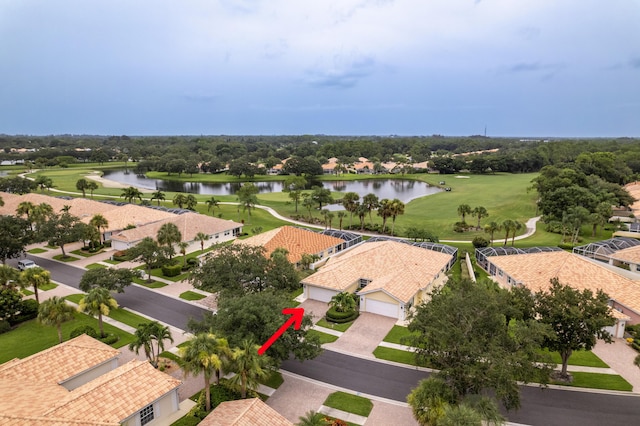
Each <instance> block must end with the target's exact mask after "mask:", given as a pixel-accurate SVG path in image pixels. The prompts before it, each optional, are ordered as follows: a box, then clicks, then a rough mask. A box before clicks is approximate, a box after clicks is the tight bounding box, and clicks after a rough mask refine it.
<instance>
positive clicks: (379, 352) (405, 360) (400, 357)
mask: <svg viewBox="0 0 640 426" xmlns="http://www.w3.org/2000/svg"><path fill="white" fill-rule="evenodd" d="M373 355H374V356H375V357H376V358H378V359H384V360H387V361H393V362H399V363H401V364H409V365H418V363H417V362H416V357H415V355H414V354H413V352H408V351H401V350H400V349H392V348H385V347H383V346H378V347H377V348H375V350H374V351H373Z"/></svg>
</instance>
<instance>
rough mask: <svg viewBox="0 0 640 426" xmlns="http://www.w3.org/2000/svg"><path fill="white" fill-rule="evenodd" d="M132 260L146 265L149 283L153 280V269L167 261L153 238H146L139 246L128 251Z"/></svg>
mask: <svg viewBox="0 0 640 426" xmlns="http://www.w3.org/2000/svg"><path fill="white" fill-rule="evenodd" d="M128 252H129V254H130V255H131V257H132V260H139V261H141V262H142V263H144V269H145V271H146V272H147V281H148V282H150V281H152V279H151V269H153V267H154V266H156V265H158V264H160V263H162V261H163V260H164V259H165V257H164V255H163V253H162V250H161V249H160V246H159V245H158V243H157V242H156V240H154V239H153V238H151V237H144V238H143V239H142V240H141V241H140V242H139V243H138V244H136V245H135V246H134V247H131V248H130V249H129V250H128Z"/></svg>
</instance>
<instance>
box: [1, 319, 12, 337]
mask: <svg viewBox="0 0 640 426" xmlns="http://www.w3.org/2000/svg"><path fill="white" fill-rule="evenodd" d="M10 330H11V324H9V322H8V321H0V334H2V333H6V332H7V331H10Z"/></svg>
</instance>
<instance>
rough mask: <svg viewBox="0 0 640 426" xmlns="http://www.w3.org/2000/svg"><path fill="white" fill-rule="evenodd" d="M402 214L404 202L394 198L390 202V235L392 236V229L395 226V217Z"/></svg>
mask: <svg viewBox="0 0 640 426" xmlns="http://www.w3.org/2000/svg"><path fill="white" fill-rule="evenodd" d="M403 214H404V203H403V202H402V201H400V200H398V199H397V198H394V199H393V201H392V202H391V236H392V237H393V231H394V229H395V227H396V218H397V217H398V216H400V215H403Z"/></svg>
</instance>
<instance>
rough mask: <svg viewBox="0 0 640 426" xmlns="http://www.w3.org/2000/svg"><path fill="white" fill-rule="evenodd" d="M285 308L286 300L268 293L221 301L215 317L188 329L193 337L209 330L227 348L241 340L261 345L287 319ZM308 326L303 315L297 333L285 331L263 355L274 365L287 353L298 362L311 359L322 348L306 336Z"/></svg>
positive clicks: (207, 316)
mask: <svg viewBox="0 0 640 426" xmlns="http://www.w3.org/2000/svg"><path fill="white" fill-rule="evenodd" d="M287 307H290V306H287V302H286V300H285V299H283V298H282V296H280V295H278V294H274V293H272V292H262V293H252V294H247V295H244V296H242V297H236V298H225V299H222V300H220V301H219V303H218V311H217V313H216V314H208V315H206V316H205V318H204V320H203V321H202V322H196V321H190V322H189V330H190V331H191V332H192V333H194V334H195V333H198V332H210V331H213V332H214V333H215V334H216V335H221V336H224V337H226V338H227V339H228V341H229V345H230V346H239V345H240V344H241V343H242V341H243V340H250V341H254V342H257V343H258V344H260V345H261V344H262V343H264V342H266V341H267V340H268V339H269V337H271V335H273V333H275V332H276V330H278V329H279V328H280V327H281V326H282V324H284V323H285V321H286V320H287V319H288V316H287V315H283V314H282V309H284V308H287ZM312 325H313V322H312V319H311V316H310V315H305V317H304V319H303V321H302V326H301V327H300V329H299V330H294V329H293V327H290V328H289V329H287V331H286V332H285V333H284V334H283V335H282V336H281V337H280V338H278V340H276V342H275V343H274V344H273V345H272V346H271V347H270V348H269V349H267V351H266V352H265V354H266V355H268V356H270V357H271V358H273V359H274V360H276V361H277V362H278V363H279V362H281V361H283V360H286V359H288V358H289V355H290V354H293V355H294V356H295V357H296V358H297V359H298V360H305V359H312V358H315V357H316V356H318V355H319V354H320V352H321V351H322V349H321V348H320V342H319V340H318V338H317V336H309V335H307V331H308V330H309V329H310V328H311V326H312Z"/></svg>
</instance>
